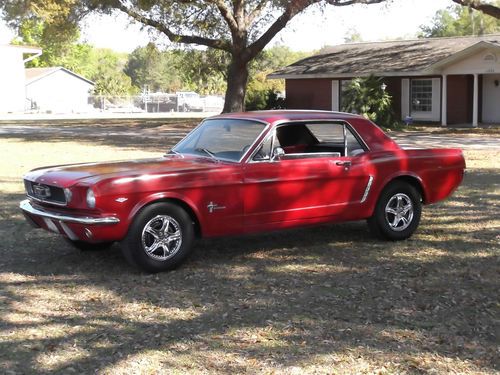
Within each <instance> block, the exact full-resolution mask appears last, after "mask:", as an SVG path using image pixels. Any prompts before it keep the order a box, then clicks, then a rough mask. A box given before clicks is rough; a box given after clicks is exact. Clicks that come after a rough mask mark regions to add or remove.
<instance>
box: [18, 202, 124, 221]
mask: <svg viewBox="0 0 500 375" xmlns="http://www.w3.org/2000/svg"><path fill="white" fill-rule="evenodd" d="M19 207H20V208H21V210H23V211H24V212H25V213H28V214H30V215H35V216H40V217H43V218H47V219H53V220H58V221H62V222H68V223H76V224H83V225H112V224H118V223H119V222H120V219H118V218H117V217H114V216H107V217H91V216H69V215H64V214H60V213H57V212H49V211H45V210H42V209H40V208H35V207H33V206H32V205H31V202H30V201H29V200H28V199H25V200H23V201H22V202H21V203H19Z"/></svg>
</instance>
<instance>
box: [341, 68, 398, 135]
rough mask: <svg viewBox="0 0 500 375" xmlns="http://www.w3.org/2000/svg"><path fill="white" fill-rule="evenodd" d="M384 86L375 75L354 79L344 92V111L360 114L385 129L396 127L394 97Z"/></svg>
mask: <svg viewBox="0 0 500 375" xmlns="http://www.w3.org/2000/svg"><path fill="white" fill-rule="evenodd" d="M382 85H383V81H382V78H379V77H375V76H373V75H372V76H369V77H363V78H354V79H353V80H351V81H350V82H349V84H348V85H347V87H346V88H345V90H343V91H342V111H344V112H351V113H358V114H360V115H363V116H364V117H366V118H367V119H370V120H371V121H373V122H375V123H376V124H378V125H380V126H383V127H387V128H392V127H394V126H395V124H396V121H395V116H394V112H393V110H392V97H391V96H390V95H389V93H388V92H387V91H386V90H385V89H384V88H383V87H382Z"/></svg>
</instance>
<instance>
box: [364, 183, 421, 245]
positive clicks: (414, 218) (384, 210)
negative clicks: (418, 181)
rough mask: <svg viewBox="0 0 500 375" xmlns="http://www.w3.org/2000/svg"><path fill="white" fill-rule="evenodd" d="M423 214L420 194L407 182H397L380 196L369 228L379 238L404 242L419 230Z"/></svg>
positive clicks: (369, 222) (369, 221) (369, 220)
mask: <svg viewBox="0 0 500 375" xmlns="http://www.w3.org/2000/svg"><path fill="white" fill-rule="evenodd" d="M421 213H422V202H421V196H420V194H419V192H418V191H417V190H416V189H415V188H414V187H413V186H412V185H410V184H408V183H406V182H403V181H396V182H393V183H391V184H390V185H388V186H387V187H386V188H385V189H384V190H383V191H382V193H381V194H380V197H379V199H378V201H377V205H376V206H375V211H374V212H373V215H372V216H371V217H370V218H369V219H368V226H369V227H370V230H371V231H372V232H373V233H374V234H375V235H376V236H377V237H379V238H382V239H386V240H392V241H398V240H404V239H407V238H409V237H410V236H411V235H412V234H413V232H415V230H416V229H417V227H418V224H419V222H420V215H421Z"/></svg>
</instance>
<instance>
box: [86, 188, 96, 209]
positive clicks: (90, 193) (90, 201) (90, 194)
mask: <svg viewBox="0 0 500 375" xmlns="http://www.w3.org/2000/svg"><path fill="white" fill-rule="evenodd" d="M87 206H88V207H89V208H95V194H94V190H92V188H89V189H88V190H87Z"/></svg>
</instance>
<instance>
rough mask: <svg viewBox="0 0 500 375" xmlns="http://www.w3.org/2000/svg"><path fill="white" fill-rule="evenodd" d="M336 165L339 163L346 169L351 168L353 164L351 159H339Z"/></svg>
mask: <svg viewBox="0 0 500 375" xmlns="http://www.w3.org/2000/svg"><path fill="white" fill-rule="evenodd" d="M335 165H338V166H339V167H344V168H345V169H347V168H349V167H350V166H351V162H350V161H349V160H342V161H341V160H338V161H336V162H335Z"/></svg>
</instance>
